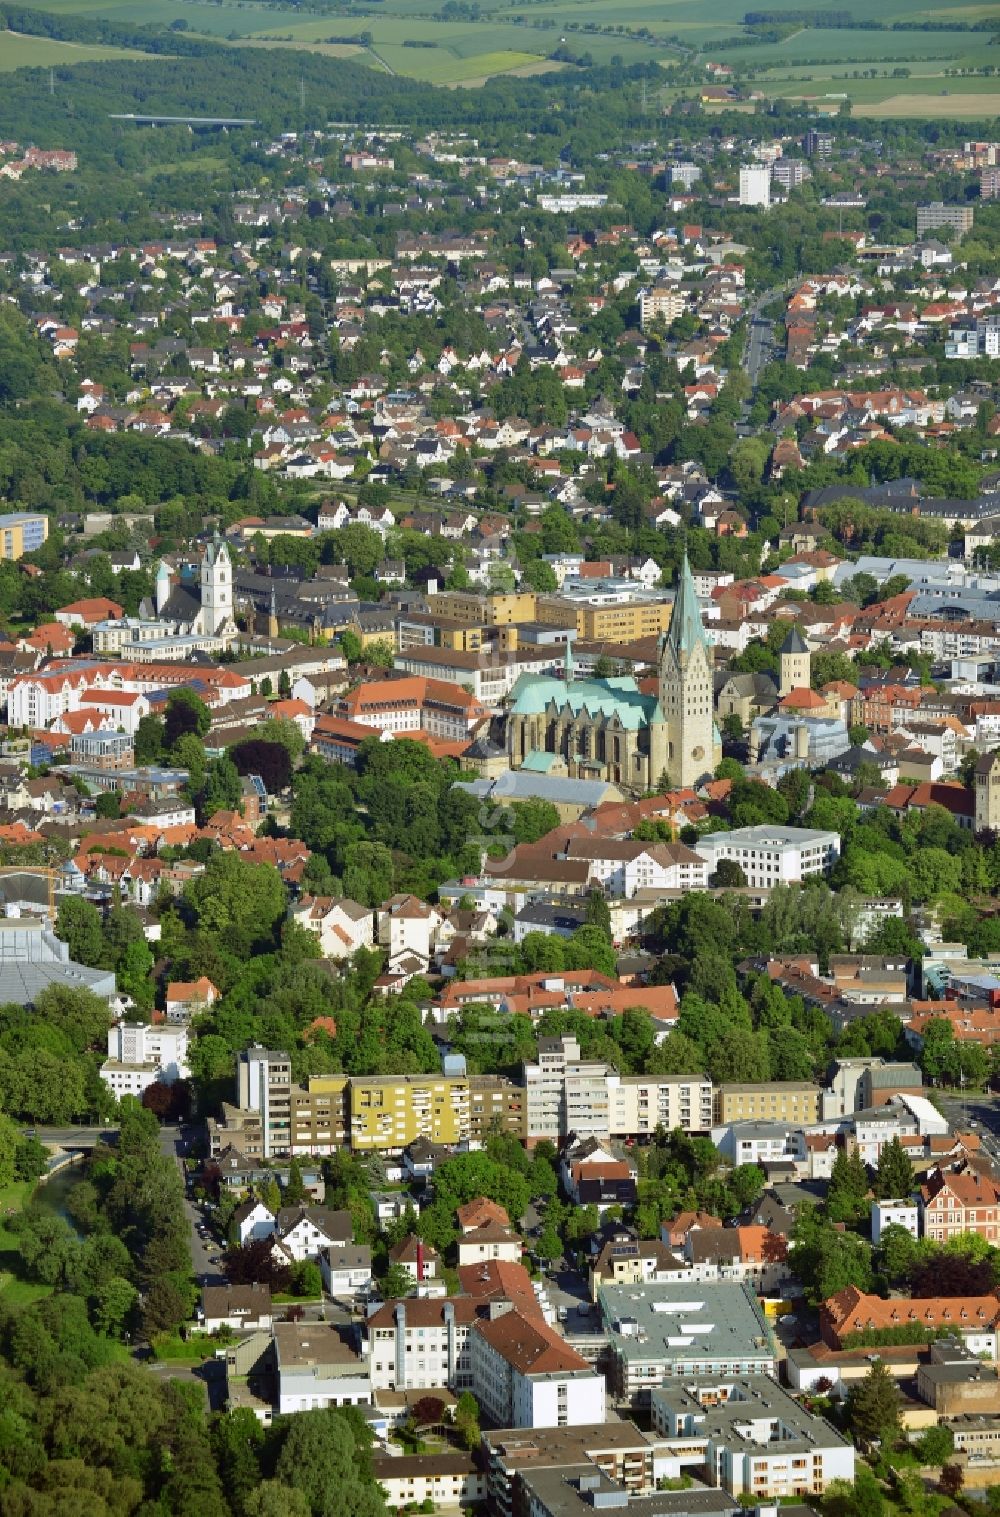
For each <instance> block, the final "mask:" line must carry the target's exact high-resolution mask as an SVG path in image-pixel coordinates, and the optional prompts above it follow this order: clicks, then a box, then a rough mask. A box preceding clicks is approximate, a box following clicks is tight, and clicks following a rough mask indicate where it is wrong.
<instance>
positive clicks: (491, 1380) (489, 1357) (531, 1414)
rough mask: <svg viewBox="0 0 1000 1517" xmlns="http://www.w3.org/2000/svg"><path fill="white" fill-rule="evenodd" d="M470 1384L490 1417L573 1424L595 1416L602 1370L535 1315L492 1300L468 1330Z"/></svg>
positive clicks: (600, 1406) (601, 1398)
mask: <svg viewBox="0 0 1000 1517" xmlns="http://www.w3.org/2000/svg"><path fill="white" fill-rule="evenodd" d="M470 1364H471V1369H472V1389H473V1393H474V1394H475V1396H476V1399H477V1401H478V1402H479V1404H480V1406H481V1407H482V1408H483V1410H484V1411H485V1412H486V1414H487V1416H488V1417H489V1418H490V1420H491V1421H492V1422H497V1423H501V1424H503V1425H504V1426H509V1427H532V1428H545V1427H573V1426H576V1425H589V1424H591V1423H595V1422H601V1421H603V1419H604V1415H605V1380H604V1376H603V1375H602V1374H601V1373H600V1372H599V1371H598V1370H596V1369H595V1368H594V1366H593V1365H591V1364H588V1363H587V1361H586V1359H583V1358H581V1356H580V1355H579V1354H578V1353H577V1352H576V1350H575V1349H572V1348H570V1346H569V1345H568V1343H567V1342H566V1340H565V1339H564V1338H562V1337H561V1336H560V1335H559V1334H558V1333H557V1332H555V1330H554V1329H553V1328H551V1327H549V1326H548V1325H547V1324H546V1323H545V1322H544V1321H543V1320H542V1319H541V1318H540V1317H535V1316H532V1317H526V1316H522V1314H521V1313H520V1312H519V1311H516V1310H512V1309H510V1308H509V1303H507V1302H497V1303H495V1304H494V1306H493V1308H492V1309H491V1315H490V1317H489V1318H488V1319H487V1320H485V1321H480V1322H477V1323H476V1324H475V1325H474V1327H473V1329H472V1332H471V1334H470Z"/></svg>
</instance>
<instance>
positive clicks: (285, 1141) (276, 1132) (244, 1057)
mask: <svg viewBox="0 0 1000 1517" xmlns="http://www.w3.org/2000/svg"><path fill="white" fill-rule="evenodd" d="M291 1098H292V1061H291V1059H290V1058H289V1056H288V1054H287V1053H279V1052H277V1051H275V1050H272V1049H267V1048H261V1047H260V1045H259V1044H254V1045H253V1047H252V1048H247V1049H245V1050H244V1051H243V1052H242V1053H241V1054H239V1055H238V1057H237V1060H236V1101H237V1105H238V1106H239V1108H240V1109H241V1110H242V1111H253V1112H256V1113H257V1114H258V1116H259V1118H260V1144H261V1146H260V1157H261V1158H263V1159H270V1158H273V1157H275V1156H278V1155H284V1154H287V1153H290V1152H291ZM248 1157H249V1155H248ZM255 1157H256V1156H255Z"/></svg>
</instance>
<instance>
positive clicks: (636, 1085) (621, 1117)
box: [607, 1073, 712, 1138]
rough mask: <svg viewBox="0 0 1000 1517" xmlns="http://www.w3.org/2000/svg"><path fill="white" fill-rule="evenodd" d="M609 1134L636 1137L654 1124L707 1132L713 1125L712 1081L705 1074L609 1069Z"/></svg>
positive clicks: (652, 1131) (654, 1125)
mask: <svg viewBox="0 0 1000 1517" xmlns="http://www.w3.org/2000/svg"><path fill="white" fill-rule="evenodd" d="M607 1085H608V1095H609V1104H608V1120H609V1123H610V1126H609V1129H608V1136H609V1137H612V1138H615V1137H624V1138H639V1137H643V1136H648V1135H649V1134H651V1133H654V1132H655V1131H656V1129H657V1127H660V1126H662V1127H664V1128H665V1129H666V1130H667V1131H668V1132H672V1131H673V1130H674V1128H675V1127H679V1128H681V1129H682V1130H683V1131H684V1132H699V1133H704V1132H708V1130H709V1128H710V1127H711V1125H712V1082H711V1080H710V1079H709V1077H708V1075H619V1074H615V1073H610V1074H609V1075H608V1076H607Z"/></svg>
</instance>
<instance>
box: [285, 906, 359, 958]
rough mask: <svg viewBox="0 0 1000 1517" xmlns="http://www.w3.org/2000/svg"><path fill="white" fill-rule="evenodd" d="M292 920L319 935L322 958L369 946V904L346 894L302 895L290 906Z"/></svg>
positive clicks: (345, 953)
mask: <svg viewBox="0 0 1000 1517" xmlns="http://www.w3.org/2000/svg"><path fill="white" fill-rule="evenodd" d="M288 914H289V916H290V918H291V920H292V921H293V922H297V923H298V924H299V926H300V927H304V928H305V930H306V931H307V932H313V933H315V934H316V936H317V937H318V938H319V946H320V950H321V952H322V954H323V957H324V958H325V959H349V958H350V957H351V956H352V955H353V954H355V953H357V951H358V949H359V948H371V946H372V942H373V940H374V934H375V918H374V915H373V913H372V909H371V907H370V906H361V905H359V904H358V902H357V901H352V900H350V899H348V898H347V897H344V898H342V899H340V900H338V899H336V898H335V897H333V896H326V895H319V896H317V895H304V896H301V897H300V899H299V900H298V901H296V902H295V904H294V905H293V906H292V907H291V908H290V910H289V913H288Z"/></svg>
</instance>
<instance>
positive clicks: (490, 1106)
mask: <svg viewBox="0 0 1000 1517" xmlns="http://www.w3.org/2000/svg"><path fill="white" fill-rule="evenodd" d="M524 1107H525V1090H524V1087H523V1086H522V1085H515V1084H514V1082H513V1080H507V1079H505V1078H504V1077H503V1076H502V1075H470V1076H469V1139H470V1142H472V1143H473V1144H477V1145H482V1144H483V1143H485V1141H486V1139H487V1137H488V1136H489V1134H490V1133H491V1132H495V1131H497V1130H499V1131H500V1132H502V1133H507V1134H509V1135H510V1136H511V1137H512V1138H521V1139H523V1138H526V1137H527V1130H526V1127H525V1110H524Z"/></svg>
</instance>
